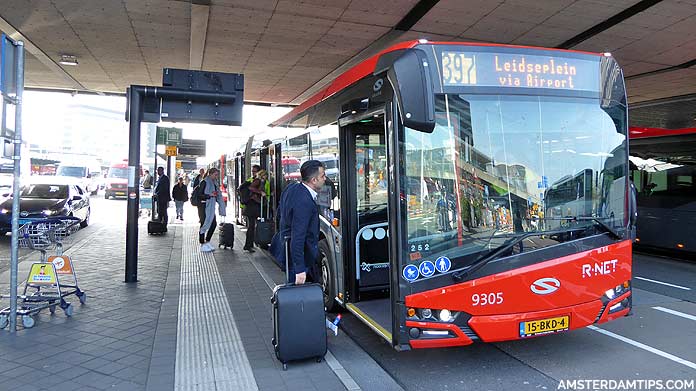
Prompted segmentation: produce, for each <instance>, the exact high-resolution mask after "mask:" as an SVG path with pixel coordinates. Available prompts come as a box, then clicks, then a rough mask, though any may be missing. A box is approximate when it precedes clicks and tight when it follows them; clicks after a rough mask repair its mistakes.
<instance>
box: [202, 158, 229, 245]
mask: <svg viewBox="0 0 696 391" xmlns="http://www.w3.org/2000/svg"><path fill="white" fill-rule="evenodd" d="M219 177H220V170H218V169H217V168H211V169H209V170H208V172H207V173H206V174H205V177H204V179H202V180H201V184H200V186H203V189H202V190H203V194H202V196H201V205H200V206H199V207H198V217H199V218H200V219H201V228H200V230H199V231H198V241H199V242H200V243H201V251H205V252H210V251H213V250H215V248H214V247H213V246H211V245H210V243H209V242H210V239H211V238H212V237H213V233H214V232H215V226H216V225H217V221H216V219H215V204H216V203H217V204H218V209H219V211H220V216H222V217H224V216H226V215H227V211H226V208H225V201H224V200H223V198H222V193H221V192H220V187H219V186H218V178H219Z"/></svg>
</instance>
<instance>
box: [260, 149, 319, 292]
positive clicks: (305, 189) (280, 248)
mask: <svg viewBox="0 0 696 391" xmlns="http://www.w3.org/2000/svg"><path fill="white" fill-rule="evenodd" d="M300 174H301V175H302V182H299V183H291V184H289V185H288V186H287V187H286V188H285V190H284V191H283V194H282V195H281V196H280V206H279V208H278V209H279V213H280V231H279V234H277V235H275V236H274V240H273V243H272V244H271V253H272V254H273V256H275V258H276V259H277V260H279V262H280V264H281V265H284V264H285V248H284V243H282V241H283V240H284V239H283V238H286V237H288V236H289V237H290V259H289V260H288V267H289V269H290V270H288V272H287V276H288V282H290V283H295V284H304V283H305V282H306V281H307V277H308V276H307V274H308V272H309V277H310V279H311V280H312V281H316V280H317V276H315V275H313V274H314V273H313V272H312V271H313V270H314V268H315V266H316V262H317V260H318V259H319V208H318V207H317V203H316V199H317V195H318V193H319V191H321V189H322V187H323V186H324V183H325V182H326V173H325V167H324V164H323V163H322V162H320V161H318V160H308V161H306V162H304V163H303V164H302V167H301V168H300Z"/></svg>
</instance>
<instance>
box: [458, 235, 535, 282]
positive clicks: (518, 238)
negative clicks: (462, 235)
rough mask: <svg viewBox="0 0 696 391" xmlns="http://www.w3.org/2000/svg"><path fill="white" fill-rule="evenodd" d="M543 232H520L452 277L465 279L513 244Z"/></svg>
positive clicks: (460, 279)
mask: <svg viewBox="0 0 696 391" xmlns="http://www.w3.org/2000/svg"><path fill="white" fill-rule="evenodd" d="M540 234H541V233H539V232H528V233H525V234H520V235H518V236H514V237H512V238H510V239H508V240H506V241H505V242H503V244H501V245H500V246H498V247H496V248H495V249H493V250H492V251H491V252H489V253H487V254H486V255H483V256H481V257H479V258H478V259H477V260H476V261H474V263H472V264H471V266H469V267H468V268H466V269H464V270H460V271H458V272H455V273H452V278H454V280H455V281H462V280H463V279H465V278H466V277H467V276H470V275H471V274H473V273H474V272H475V271H477V270H479V269H481V268H482V267H483V266H485V265H486V264H487V263H488V262H490V261H492V260H494V259H496V258H498V256H499V255H500V254H502V253H504V252H505V251H507V250H509V249H511V248H512V247H513V246H515V245H516V244H518V243H519V242H521V241H523V240H524V239H526V238H528V237H530V236H538V235H540Z"/></svg>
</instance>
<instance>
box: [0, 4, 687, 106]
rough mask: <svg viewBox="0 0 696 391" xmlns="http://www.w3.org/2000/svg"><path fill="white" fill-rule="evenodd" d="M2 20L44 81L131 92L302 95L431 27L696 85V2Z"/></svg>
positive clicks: (29, 70)
mask: <svg viewBox="0 0 696 391" xmlns="http://www.w3.org/2000/svg"><path fill="white" fill-rule="evenodd" d="M0 29H1V30H3V31H4V32H6V33H8V34H9V35H10V36H11V37H13V38H15V39H22V40H24V41H25V42H26V47H27V52H28V55H27V62H26V82H27V86H28V87H37V88H45V89H65V90H72V91H92V92H104V93H119V94H122V93H124V92H125V89H126V87H127V86H129V85H130V84H141V85H161V82H162V68H164V67H172V68H188V69H203V70H210V71H219V72H233V73H244V75H245V99H246V101H247V102H264V103H271V104H299V103H301V102H302V101H304V100H305V99H307V98H308V97H310V96H311V95H312V94H314V93H315V92H317V91H318V90H319V89H320V88H321V87H323V86H325V85H326V84H327V83H328V82H329V81H331V80H332V79H333V78H335V77H336V76H337V75H338V74H340V73H342V72H344V71H345V70H347V69H348V68H349V67H351V66H352V65H355V64H356V63H357V62H359V61H361V60H363V59H365V58H367V57H368V56H370V55H373V54H375V53H377V52H379V51H380V50H382V49H384V48H386V47H388V46H389V45H391V44H393V43H394V42H398V41H404V40H413V39H421V38H423V39H428V40H431V41H473V42H492V43H505V44H518V45H533V46H544V47H558V48H565V49H574V50H583V51H592V52H610V53H612V55H613V56H614V57H616V59H617V60H618V62H619V63H620V64H621V66H622V67H623V69H624V72H625V76H626V78H627V86H628V95H629V102H631V103H639V102H646V101H652V100H656V99H664V98H670V97H675V96H684V95H687V96H688V95H690V94H696V68H695V67H694V65H696V59H695V57H696V2H694V1H677V0H663V1H660V0H643V1H635V0H577V1H576V0H554V1H538V0H512V1H510V0H466V1H462V0H440V1H437V0H421V1H417V0H385V1H373V0H302V1H300V0H297V1H295V0H186V1H176V0H123V1H114V0H89V1H84V0H55V1H42V0H4V1H3V6H2V8H0ZM75 62H76V63H77V65H71V64H74V63H75ZM692 115H693V113H692Z"/></svg>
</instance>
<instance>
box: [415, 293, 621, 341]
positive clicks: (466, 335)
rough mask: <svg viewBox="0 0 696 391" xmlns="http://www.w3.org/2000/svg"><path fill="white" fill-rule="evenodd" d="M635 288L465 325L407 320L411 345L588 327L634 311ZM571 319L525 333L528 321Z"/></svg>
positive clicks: (507, 338)
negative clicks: (633, 293)
mask: <svg viewBox="0 0 696 391" xmlns="http://www.w3.org/2000/svg"><path fill="white" fill-rule="evenodd" d="M631 293H632V291H631V290H629V291H626V292H625V293H623V294H621V295H620V296H617V297H615V298H613V299H612V300H604V301H603V300H600V299H598V300H594V301H591V302H588V303H583V304H577V305H573V306H569V307H562V308H556V309H553V310H546V311H535V312H525V313H516V314H505V315H473V316H471V318H470V319H469V320H468V322H467V323H466V324H465V325H460V324H454V323H441V322H426V321H420V320H406V328H407V329H408V331H409V335H410V337H411V339H410V340H409V344H410V345H411V348H414V349H422V348H441V347H449V346H465V345H470V344H472V343H474V341H476V340H480V341H483V342H500V341H510V340H518V339H526V338H531V337H538V336H542V335H549V334H555V333H558V332H563V331H568V330H574V329H579V328H583V327H587V326H589V325H592V324H600V323H605V322H609V321H612V320H615V319H617V318H620V317H623V316H627V315H629V314H630V311H631V307H632V296H631ZM553 319H556V320H559V319H567V322H568V323H567V324H564V325H563V326H560V327H554V328H552V329H551V330H546V331H543V330H542V331H539V332H537V333H530V334H525V325H526V323H527V322H530V323H531V322H538V323H537V324H541V323H546V324H549V323H550V322H551V320H553Z"/></svg>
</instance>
